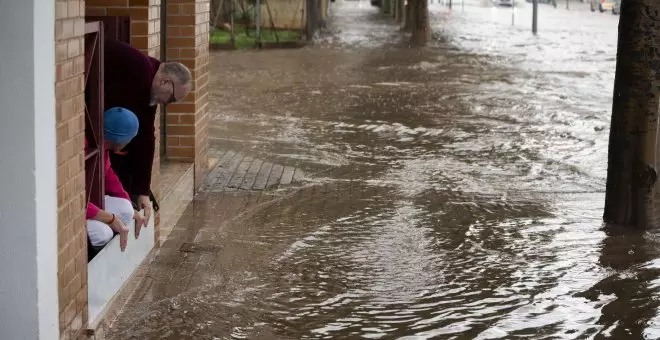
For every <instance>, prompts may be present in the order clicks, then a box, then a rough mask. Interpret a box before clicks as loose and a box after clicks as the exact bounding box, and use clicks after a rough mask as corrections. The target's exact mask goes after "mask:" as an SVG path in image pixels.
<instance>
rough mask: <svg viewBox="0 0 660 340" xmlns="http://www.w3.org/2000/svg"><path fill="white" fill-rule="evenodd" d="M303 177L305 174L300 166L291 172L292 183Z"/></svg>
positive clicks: (299, 180) (301, 179) (300, 180)
mask: <svg viewBox="0 0 660 340" xmlns="http://www.w3.org/2000/svg"><path fill="white" fill-rule="evenodd" d="M304 178H305V174H304V173H303V171H302V170H300V168H296V172H294V173H293V182H294V183H300V182H302V181H303V179H304Z"/></svg>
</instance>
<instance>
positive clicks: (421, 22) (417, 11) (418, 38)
mask: <svg viewBox="0 0 660 340" xmlns="http://www.w3.org/2000/svg"><path fill="white" fill-rule="evenodd" d="M412 4H413V10H412V12H413V13H414V17H413V18H412V19H413V20H412V23H413V24H412V38H411V43H412V44H413V45H415V46H425V45H426V43H428V42H429V40H431V24H430V23H429V2H428V0H414V1H413V2H412Z"/></svg>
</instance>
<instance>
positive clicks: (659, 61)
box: [603, 0, 660, 227]
mask: <svg viewBox="0 0 660 340" xmlns="http://www.w3.org/2000/svg"><path fill="white" fill-rule="evenodd" d="M659 100H660V1H658V0H625V1H623V2H622V4H621V16H620V19H619V42H618V49H617V65H616V74H615V80H614V102H613V105H612V121H611V128H610V141H609V150H608V151H609V155H608V169H607V185H606V190H607V192H606V195H605V213H604V216H603V218H604V220H605V221H607V222H610V223H616V224H621V225H631V226H637V227H651V226H656V225H660V223H658V221H657V220H656V219H657V217H658V216H657V215H659V214H656V213H655V203H656V202H658V203H660V200H658V199H656V198H655V194H656V189H655V186H656V180H657V167H658V159H657V155H658V151H659V150H658V142H657V140H658V136H657V132H658V129H657V124H658V110H659V109H660V108H659V105H660V102H659Z"/></svg>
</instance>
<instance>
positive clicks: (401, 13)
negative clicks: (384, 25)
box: [395, 0, 406, 24]
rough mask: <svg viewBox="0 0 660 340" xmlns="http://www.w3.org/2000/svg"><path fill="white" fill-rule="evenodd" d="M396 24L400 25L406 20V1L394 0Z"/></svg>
mask: <svg viewBox="0 0 660 340" xmlns="http://www.w3.org/2000/svg"><path fill="white" fill-rule="evenodd" d="M395 18H396V22H398V23H400V24H402V23H403V22H404V20H406V1H405V0H396V16H395Z"/></svg>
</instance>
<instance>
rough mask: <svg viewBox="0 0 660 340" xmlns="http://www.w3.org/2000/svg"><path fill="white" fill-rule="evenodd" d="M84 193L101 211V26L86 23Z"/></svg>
mask: <svg viewBox="0 0 660 340" xmlns="http://www.w3.org/2000/svg"><path fill="white" fill-rule="evenodd" d="M85 138H86V139H87V150H86V153H85V190H86V194H87V202H88V203H89V202H91V203H94V204H96V205H97V206H98V207H99V208H101V209H103V193H104V192H105V190H104V181H103V172H104V163H103V151H104V150H103V25H101V24H100V23H99V22H88V23H86V24H85Z"/></svg>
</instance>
